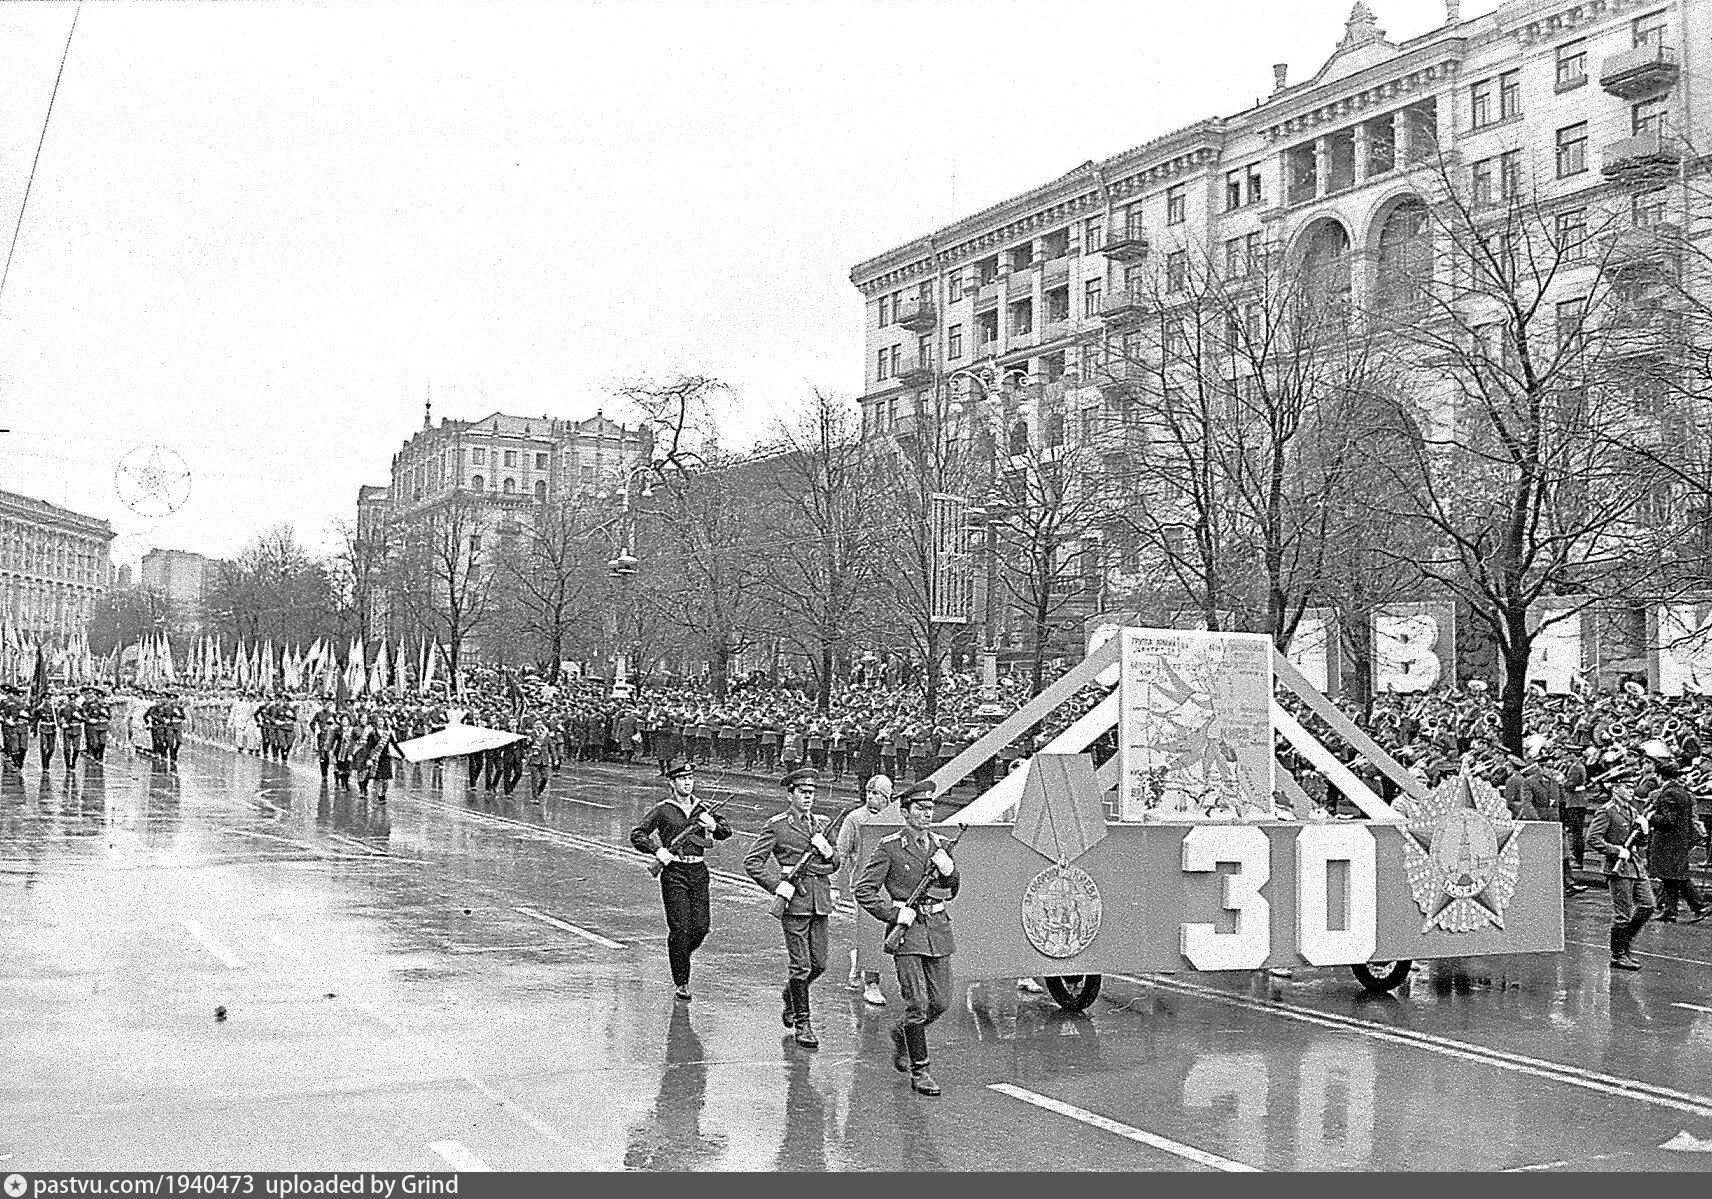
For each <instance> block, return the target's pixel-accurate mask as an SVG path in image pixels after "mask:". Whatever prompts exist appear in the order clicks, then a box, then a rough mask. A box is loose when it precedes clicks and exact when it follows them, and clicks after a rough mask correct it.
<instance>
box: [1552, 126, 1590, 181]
mask: <svg viewBox="0 0 1712 1199" xmlns="http://www.w3.org/2000/svg"><path fill="white" fill-rule="evenodd" d="M1586 169H1587V122H1586V121H1581V122H1579V123H1577V124H1574V125H1566V126H1564V127H1563V128H1562V129H1559V130H1558V131H1557V177H1558V178H1559V179H1567V178H1569V176H1571V175H1579V174H1581V172H1583V171H1585V170H1586Z"/></svg>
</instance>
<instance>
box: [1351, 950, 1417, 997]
mask: <svg viewBox="0 0 1712 1199" xmlns="http://www.w3.org/2000/svg"><path fill="white" fill-rule="evenodd" d="M1411 965H1413V963H1412V962H1410V961H1409V960H1408V959H1407V958H1403V959H1399V960H1398V961H1395V962H1363V963H1361V964H1360V965H1358V966H1351V967H1350V971H1351V972H1352V973H1353V974H1354V975H1355V977H1356V978H1357V979H1359V980H1360V981H1361V985H1362V986H1364V987H1366V988H1367V989H1368V990H1369V991H1372V992H1373V993H1374V994H1376V995H1383V994H1384V993H1385V992H1386V991H1394V990H1396V989H1397V988H1398V987H1399V986H1401V985H1402V984H1403V980H1404V979H1406V978H1408V977H1409V967H1410V966H1411Z"/></svg>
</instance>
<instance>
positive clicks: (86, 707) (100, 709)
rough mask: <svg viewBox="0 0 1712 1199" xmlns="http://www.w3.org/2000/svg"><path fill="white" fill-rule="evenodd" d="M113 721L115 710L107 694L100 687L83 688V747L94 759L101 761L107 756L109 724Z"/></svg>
mask: <svg viewBox="0 0 1712 1199" xmlns="http://www.w3.org/2000/svg"><path fill="white" fill-rule="evenodd" d="M112 722H113V711H112V709H111V708H110V707H109V706H108V704H107V695H106V693H105V692H103V691H102V690H101V688H99V687H85V688H84V689H83V747H84V749H85V750H86V751H87V752H88V754H89V757H90V759H91V760H92V761H95V762H101V761H104V760H105V759H106V757H107V733H108V726H109V725H111V724H112Z"/></svg>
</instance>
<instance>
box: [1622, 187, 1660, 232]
mask: <svg viewBox="0 0 1712 1199" xmlns="http://www.w3.org/2000/svg"><path fill="white" fill-rule="evenodd" d="M1629 212H1630V215H1631V216H1632V217H1633V218H1634V222H1635V224H1636V225H1638V226H1642V227H1645V226H1648V225H1662V224H1664V189H1663V188H1659V189H1657V190H1655V191H1650V192H1641V193H1639V194H1637V195H1636V196H1635V198H1634V199H1633V200H1631V201H1629Z"/></svg>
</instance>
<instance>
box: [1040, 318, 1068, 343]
mask: <svg viewBox="0 0 1712 1199" xmlns="http://www.w3.org/2000/svg"><path fill="white" fill-rule="evenodd" d="M1074 331H1075V326H1074V325H1073V324H1071V322H1070V318H1069V317H1067V316H1061V317H1057V318H1053V317H1047V318H1046V323H1045V324H1044V325H1042V326H1041V328H1040V340H1041V341H1042V342H1049V341H1061V340H1062V339H1064V338H1066V337H1069V336H1070V334H1071V333H1073V332H1074Z"/></svg>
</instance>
